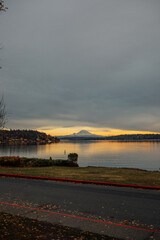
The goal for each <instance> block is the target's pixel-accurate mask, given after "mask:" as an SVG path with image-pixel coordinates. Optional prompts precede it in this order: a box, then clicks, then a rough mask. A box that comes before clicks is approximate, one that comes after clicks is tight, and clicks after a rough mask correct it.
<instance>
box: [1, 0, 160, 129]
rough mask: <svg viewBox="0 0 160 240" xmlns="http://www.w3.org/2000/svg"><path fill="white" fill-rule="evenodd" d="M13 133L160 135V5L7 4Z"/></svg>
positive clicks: (146, 0) (123, 1) (126, 0)
mask: <svg viewBox="0 0 160 240" xmlns="http://www.w3.org/2000/svg"><path fill="white" fill-rule="evenodd" d="M7 6H8V10H7V12H6V13H1V14H0V42H1V46H2V49H1V50H0V66H2V69H1V70H0V94H1V95H2V94H3V95H4V98H5V102H6V107H7V111H8V114H9V120H8V123H7V127H8V128H23V129H26V128H31V129H35V128H36V129H42V130H47V129H48V130H53V131H57V129H66V128H68V129H71V128H75V129H76V128H77V129H78V128H81V129H83V127H84V128H85V127H92V128H93V129H94V128H95V130H96V129H100V128H101V129H103V130H104V131H105V132H106V133H107V131H110V130H109V129H124V130H134V131H157V132H160V1H159V0H152V1H151V0H134V1H133V0H45V1H44V0H43V1H42V0H27V1H26V0H14V1H13V0H7Z"/></svg>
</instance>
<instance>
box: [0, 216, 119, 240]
mask: <svg viewBox="0 0 160 240" xmlns="http://www.w3.org/2000/svg"><path fill="white" fill-rule="evenodd" d="M0 223H1V224H0V239H1V240H51V239H52V240H53V239H56V240H58V239H63V240H65V239H66V240H67V239H77V240H85V239H86V240H87V239H90V240H94V239H95V240H96V239H97V240H100V239H101V240H102V239H108V240H118V239H116V238H112V237H107V236H105V235H100V234H96V233H91V232H85V231H81V230H80V229H76V228H70V227H64V226H60V225H53V224H50V223H47V222H41V221H38V220H33V219H29V218H24V217H20V216H14V215H11V214H8V213H0Z"/></svg>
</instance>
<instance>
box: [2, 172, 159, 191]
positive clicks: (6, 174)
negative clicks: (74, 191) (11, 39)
mask: <svg viewBox="0 0 160 240" xmlns="http://www.w3.org/2000/svg"><path fill="white" fill-rule="evenodd" d="M0 177H14V178H27V179H37V180H50V181H58V182H71V183H81V184H96V185H106V186H116V187H129V188H142V189H151V190H160V187H155V186H145V185H135V184H123V183H111V182H99V181H86V180H76V179H66V178H52V177H41V176H30V175H19V174H8V173H0Z"/></svg>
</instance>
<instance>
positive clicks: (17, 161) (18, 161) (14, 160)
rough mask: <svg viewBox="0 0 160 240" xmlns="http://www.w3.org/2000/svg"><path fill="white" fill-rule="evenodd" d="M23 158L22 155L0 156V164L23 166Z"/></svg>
mask: <svg viewBox="0 0 160 240" xmlns="http://www.w3.org/2000/svg"><path fill="white" fill-rule="evenodd" d="M24 165H25V164H24V158H22V157H1V158H0V166H5V167H24Z"/></svg>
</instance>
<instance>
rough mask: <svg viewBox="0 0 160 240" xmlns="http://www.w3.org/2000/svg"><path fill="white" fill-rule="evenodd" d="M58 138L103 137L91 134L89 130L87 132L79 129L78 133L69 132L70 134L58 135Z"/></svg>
mask: <svg viewBox="0 0 160 240" xmlns="http://www.w3.org/2000/svg"><path fill="white" fill-rule="evenodd" d="M59 138H61V139H62V138H63V139H65V138H66V139H67V138H68V139H74V138H76V139H81V138H82V139H85V138H87V139H92V138H94V139H97V138H105V137H104V136H100V135H96V134H92V133H90V132H88V131H87V130H81V131H79V132H78V133H73V134H71V135H66V136H59Z"/></svg>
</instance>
